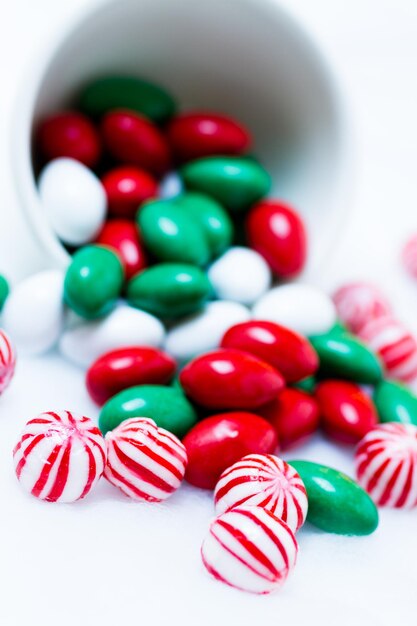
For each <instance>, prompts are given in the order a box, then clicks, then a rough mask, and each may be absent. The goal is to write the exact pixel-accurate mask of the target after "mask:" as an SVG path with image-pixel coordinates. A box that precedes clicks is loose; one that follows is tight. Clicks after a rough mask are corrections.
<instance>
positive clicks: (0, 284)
mask: <svg viewBox="0 0 417 626" xmlns="http://www.w3.org/2000/svg"><path fill="white" fill-rule="evenodd" d="M9 292H10V288H9V283H8V282H7V280H6V279H5V277H4V276H3V275H2V274H0V311H1V310H2V308H3V305H4V303H5V302H6V300H7V296H8V295H9Z"/></svg>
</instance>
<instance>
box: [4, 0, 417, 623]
mask: <svg viewBox="0 0 417 626" xmlns="http://www.w3.org/2000/svg"><path fill="white" fill-rule="evenodd" d="M84 3H85V2H83V1H82V0H67V2H66V3H58V2H52V0H37V2H35V1H34V0H14V2H13V3H9V4H8V5H7V15H6V14H5V15H3V19H2V20H1V22H0V51H1V53H2V54H1V55H0V64H1V71H2V78H3V82H2V87H3V89H2V97H1V99H0V114H1V115H0V133H1V138H2V140H1V142H0V165H1V172H2V175H1V177H0V180H1V189H2V199H1V205H0V206H1V208H0V267H1V268H3V269H4V270H7V272H8V273H9V274H10V275H11V276H12V277H13V276H16V275H17V274H18V273H22V272H26V273H27V272H29V271H33V270H35V269H36V267H40V266H41V265H42V263H43V261H42V257H41V255H40V254H39V253H36V248H35V246H34V244H33V243H31V240H30V238H29V235H28V233H27V232H26V231H25V229H24V223H23V220H22V218H21V217H19V216H18V213H17V210H16V206H17V202H16V197H15V194H14V190H13V186H12V180H11V172H10V161H9V158H8V157H9V155H8V145H7V141H6V136H7V133H8V131H9V128H10V120H11V113H12V108H13V106H12V103H13V97H14V95H15V92H16V86H17V80H18V78H19V77H20V76H21V74H22V70H23V66H24V64H25V62H27V61H29V60H30V58H31V57H32V56H33V52H34V51H35V50H36V48H37V47H39V45H40V44H41V43H42V41H43V40H44V39H45V38H46V37H49V36H50V33H51V31H52V30H53V29H54V26H55V25H56V24H58V23H61V22H62V21H63V20H65V17H66V16H68V15H70V14H72V13H73V12H74V10H75V8H76V7H77V6H80V5H82V4H84ZM286 3H287V4H291V5H292V8H293V10H294V11H295V12H297V13H299V14H300V15H301V17H302V19H303V20H304V21H305V22H306V24H307V25H308V26H309V28H310V29H311V30H312V31H313V33H315V34H316V36H317V37H319V39H320V40H321V42H322V44H323V46H324V48H325V49H326V50H327V52H328V53H329V54H330V55H331V56H332V61H333V65H334V67H335V68H336V70H337V71H338V72H339V74H340V77H341V79H342V81H343V82H344V84H345V87H346V96H347V98H348V100H349V101H350V104H351V108H352V111H353V114H354V121H355V123H356V129H357V132H356V139H357V153H356V155H357V160H356V164H357V181H356V185H355V189H354V190H353V191H355V194H354V199H353V202H352V204H353V207H354V209H355V212H354V216H353V219H352V221H351V224H350V226H349V228H348V229H347V230H346V232H345V233H344V237H343V241H342V244H341V245H339V247H338V250H337V253H336V255H335V256H333V257H332V258H331V262H330V260H329V263H328V265H327V267H325V268H324V271H323V274H322V275H320V276H317V282H318V283H320V284H321V285H323V286H324V287H326V288H333V287H335V286H336V285H338V284H339V283H340V282H342V281H343V280H344V279H354V278H363V277H365V278H372V279H374V280H376V281H377V282H378V283H379V284H380V286H381V287H382V288H384V289H385V290H386V291H387V292H388V295H389V296H390V297H391V298H392V300H393V302H394V305H395V307H396V310H397V312H398V314H399V315H400V316H401V317H402V318H403V319H404V320H405V321H406V322H407V323H409V325H410V326H411V327H412V328H413V329H414V330H415V331H416V332H417V317H416V315H415V310H416V306H417V286H416V285H415V283H412V282H411V281H409V280H408V278H406V277H404V275H403V273H402V271H401V268H400V266H399V261H398V249H399V246H400V245H401V242H402V240H403V238H404V236H405V235H406V234H407V232H408V231H409V229H415V230H417V211H416V206H417V187H416V182H415V181H416V173H415V168H416V162H417V158H416V157H417V154H416V151H417V116H416V114H415V112H416V110H417V78H416V72H415V69H416V56H417V39H416V36H415V33H416V29H417V4H416V3H415V2H414V0H380V2H378V3H376V2H375V0H351V2H349V3H341V2H332V1H331V0H291V1H290V0H287V2H286ZM18 231H19V236H18V237H17V236H16V233H17V232H18ZM60 407H63V408H70V409H73V410H75V411H82V412H85V413H86V414H87V415H90V416H91V417H95V416H96V415H97V411H96V409H95V408H94V407H93V406H92V404H91V403H90V402H89V400H88V398H87V396H86V392H85V390H84V387H83V384H82V373H81V372H80V370H79V369H77V368H75V367H74V368H73V367H71V366H69V365H67V364H65V363H64V362H63V361H62V360H60V359H59V358H58V357H57V356H54V355H51V356H49V357H44V358H42V359H37V360H32V361H29V360H25V361H24V360H23V359H22V360H21V361H20V362H19V363H18V368H17V375H16V379H15V381H14V382H13V385H12V387H11V388H10V390H9V392H8V393H7V394H5V395H4V396H3V397H2V398H1V399H0V500H1V505H2V514H1V524H0V527H1V533H0V582H1V589H2V592H3V593H2V598H1V601H0V624H2V626H3V625H4V626H26V625H29V624H30V626H53V625H54V626H55V625H56V624H59V626H76V625H77V626H87V625H88V626H96V625H97V626H98V625H100V626H114V625H117V626H119V625H120V626H123V625H124V624H144V625H146V626H154V625H158V626H159V625H162V624H163V625H164V626H165V625H166V624H182V625H183V626H194V625H195V624H198V626H206V625H207V626H209V625H210V626H211V625H219V626H223V625H226V624H238V625H239V626H247V625H249V624H262V625H264V624H265V625H266V624H280V625H282V626H304V624H308V625H309V626H315V625H317V626H336V625H337V626H345V625H346V626H348V625H349V626H350V625H355V626H365V625H366V626H385V625H387V626H388V625H390V626H391V625H393V624H401V626H412V625H413V626H414V625H415V622H416V618H415V581H416V579H417V559H416V558H415V555H416V550H417V533H416V522H417V511H414V512H411V513H410V512H407V513H402V512H396V511H382V512H381V524H380V527H379V529H378V531H377V532H376V533H375V535H373V536H371V537H369V538H361V539H353V538H352V539H345V538H341V537H337V536H330V535H325V534H322V533H320V532H318V531H317V532H316V531H314V530H313V529H306V530H303V531H301V532H300V533H299V541H300V547H301V552H300V558H299V562H298V566H297V568H296V570H295V572H294V575H293V577H292V578H291V579H290V580H289V582H288V583H287V585H286V586H285V587H284V589H283V590H282V592H280V593H279V594H277V595H273V596H271V597H265V598H263V597H262V598H258V597H252V596H249V595H244V594H242V593H239V592H237V591H236V592H235V591H233V590H230V589H227V588H225V587H222V586H221V585H220V584H218V583H215V582H213V581H211V580H210V579H209V578H208V577H207V576H206V574H205V573H204V571H203V570H202V567H201V565H200V559H199V546H200V542H201V540H202V538H203V536H204V534H205V532H206V528H207V523H208V520H209V519H210V517H211V515H212V514H213V508H212V504H211V498H210V495H209V494H205V493H200V492H197V491H196V490H193V489H191V488H189V487H188V488H187V487H185V488H183V489H181V490H180V492H179V493H178V494H176V495H175V496H174V497H173V498H172V499H171V500H168V501H167V502H166V503H165V504H164V505H160V506H155V507H153V506H141V505H137V504H134V503H130V502H129V501H127V500H126V499H125V498H124V497H122V496H119V495H118V494H117V493H116V492H115V491H114V490H113V489H112V488H111V487H110V486H107V485H106V484H105V483H102V484H101V486H99V488H98V489H97V490H96V491H95V493H94V494H92V496H91V498H89V499H87V500H85V502H83V503H80V504H78V505H74V506H71V505H63V506H54V505H48V504H43V503H40V502H36V501H35V500H34V499H31V498H29V497H28V496H26V495H25V494H24V493H23V492H22V491H21V490H20V489H19V487H18V485H17V483H16V482H15V480H14V477H13V470H12V462H11V449H12V447H13V445H14V443H15V441H16V439H17V436H18V432H19V430H20V429H21V428H22V427H23V424H24V423H25V422H26V421H27V419H29V418H30V417H32V416H33V415H35V414H37V413H38V412H40V411H42V410H45V409H50V408H57V409H59V408H60ZM295 454H296V456H297V457H299V458H300V457H301V456H305V457H306V458H311V459H315V460H322V461H324V460H325V461H326V462H327V463H328V464H333V465H335V466H337V467H339V468H340V469H345V470H347V471H352V462H351V457H350V455H349V453H347V452H346V453H344V452H341V451H340V450H339V449H337V448H335V447H332V446H329V445H327V444H326V445H325V444H322V443H321V442H317V443H316V444H312V445H310V446H309V447H308V448H304V449H301V450H297V451H296V453H295Z"/></svg>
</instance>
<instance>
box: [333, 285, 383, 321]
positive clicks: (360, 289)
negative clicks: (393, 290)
mask: <svg viewBox="0 0 417 626" xmlns="http://www.w3.org/2000/svg"><path fill="white" fill-rule="evenodd" d="M333 302H334V304H335V306H336V310H337V313H338V316H339V318H340V319H341V321H342V322H343V323H344V324H346V326H347V328H348V329H349V330H350V331H351V332H353V333H357V332H359V331H360V329H361V328H362V327H363V326H364V325H365V324H366V323H367V322H369V320H373V319H377V318H378V317H381V315H386V314H388V313H389V312H390V309H391V307H390V306H389V304H388V302H387V301H386V300H385V298H384V296H383V295H382V294H381V292H380V291H379V289H378V288H377V287H375V286H374V285H371V284H369V283H350V284H348V285H344V286H343V287H340V289H338V290H337V291H336V293H335V294H334V296H333Z"/></svg>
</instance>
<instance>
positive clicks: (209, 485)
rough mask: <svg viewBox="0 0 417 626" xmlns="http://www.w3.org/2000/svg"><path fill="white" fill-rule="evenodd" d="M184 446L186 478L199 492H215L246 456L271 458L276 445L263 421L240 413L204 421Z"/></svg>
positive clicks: (272, 432)
mask: <svg viewBox="0 0 417 626" xmlns="http://www.w3.org/2000/svg"><path fill="white" fill-rule="evenodd" d="M183 443H184V445H185V447H186V450H187V455H188V466H187V470H186V474H185V478H186V480H187V481H188V482H189V483H191V484H192V485H194V486H195V487H201V488H202V489H214V487H215V486H216V483H217V481H218V479H219V477H220V475H221V474H222V472H224V470H225V469H226V468H227V467H230V466H231V465H232V464H233V463H236V461H239V459H241V458H242V457H244V456H246V455H247V454H272V453H273V452H275V450H276V448H277V445H278V442H277V436H276V433H275V431H274V429H273V428H272V426H271V425H270V424H268V422H267V421H266V420H264V419H263V418H262V417H259V416H258V415H255V414H253V413H245V412H243V411H240V412H234V413H219V414H218V415H212V416H211V417H207V418H205V419H203V420H202V421H201V422H198V424H196V425H195V426H194V427H193V428H192V429H191V430H190V431H189V432H188V433H187V435H186V436H185V437H184V439H183Z"/></svg>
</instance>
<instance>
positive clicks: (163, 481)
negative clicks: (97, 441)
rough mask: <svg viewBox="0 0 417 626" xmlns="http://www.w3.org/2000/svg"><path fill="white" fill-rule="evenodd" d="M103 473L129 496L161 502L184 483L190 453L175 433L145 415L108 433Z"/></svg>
mask: <svg viewBox="0 0 417 626" xmlns="http://www.w3.org/2000/svg"><path fill="white" fill-rule="evenodd" d="M106 447H107V463H106V467H105V470H104V476H105V478H107V480H108V481H109V482H110V483H112V484H113V485H115V486H116V487H118V488H119V489H121V490H122V491H123V493H125V494H126V495H127V496H129V497H130V498H133V499H134V500H139V501H145V502H162V501H163V500H166V499H167V498H169V496H170V495H172V494H173V493H174V491H176V490H177V489H178V487H179V486H180V485H181V482H182V479H183V478H184V472H185V467H186V465H187V453H186V451H185V448H184V446H183V444H182V443H181V441H180V440H179V439H178V438H177V437H175V435H173V434H172V433H170V432H168V431H167V430H164V429H163V428H158V426H157V425H156V424H155V422H154V421H153V420H151V419H148V418H146V417H135V418H132V419H129V420H126V421H124V422H122V423H121V424H120V426H118V427H117V428H115V429H114V430H113V431H111V432H108V433H107V435H106Z"/></svg>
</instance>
